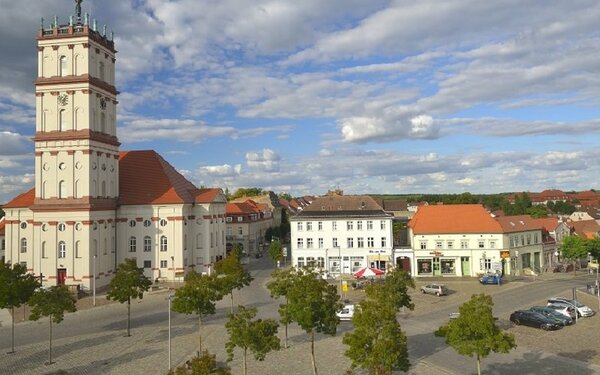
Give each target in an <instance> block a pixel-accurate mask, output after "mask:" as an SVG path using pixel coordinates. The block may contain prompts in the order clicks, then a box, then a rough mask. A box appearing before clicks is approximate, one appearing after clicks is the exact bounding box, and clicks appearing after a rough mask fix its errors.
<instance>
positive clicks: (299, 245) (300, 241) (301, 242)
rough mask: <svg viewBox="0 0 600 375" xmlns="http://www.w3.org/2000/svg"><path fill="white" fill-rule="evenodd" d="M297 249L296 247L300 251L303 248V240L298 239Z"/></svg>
mask: <svg viewBox="0 0 600 375" xmlns="http://www.w3.org/2000/svg"><path fill="white" fill-rule="evenodd" d="M297 247H298V249H302V248H303V247H304V239H303V238H298V242H297Z"/></svg>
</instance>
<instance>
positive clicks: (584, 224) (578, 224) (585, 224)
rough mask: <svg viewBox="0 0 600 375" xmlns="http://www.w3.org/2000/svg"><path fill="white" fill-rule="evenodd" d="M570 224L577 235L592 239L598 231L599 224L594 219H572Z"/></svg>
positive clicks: (599, 231) (599, 229)
mask: <svg viewBox="0 0 600 375" xmlns="http://www.w3.org/2000/svg"><path fill="white" fill-rule="evenodd" d="M570 226H571V227H572V228H573V229H574V230H575V233H576V234H577V235H579V236H581V237H585V238H588V239H593V238H594V237H595V236H597V235H598V234H599V233H600V224H598V222H596V220H581V221H572V222H570Z"/></svg>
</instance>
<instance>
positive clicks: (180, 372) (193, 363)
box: [168, 350, 231, 375]
mask: <svg viewBox="0 0 600 375" xmlns="http://www.w3.org/2000/svg"><path fill="white" fill-rule="evenodd" d="M168 375H231V370H230V369H229V367H221V366H219V365H218V364H217V356H216V355H214V354H210V353H209V352H208V351H206V350H205V351H203V352H202V355H200V356H199V357H194V358H192V359H191V360H189V361H187V362H186V363H185V364H184V365H181V366H179V367H177V368H176V369H175V370H171V371H169V373H168Z"/></svg>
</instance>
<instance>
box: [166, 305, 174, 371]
mask: <svg viewBox="0 0 600 375" xmlns="http://www.w3.org/2000/svg"><path fill="white" fill-rule="evenodd" d="M167 300H168V301H169V371H171V301H172V300H173V294H169V296H168V297H167Z"/></svg>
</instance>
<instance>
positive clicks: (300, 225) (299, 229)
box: [298, 221, 303, 232]
mask: <svg viewBox="0 0 600 375" xmlns="http://www.w3.org/2000/svg"><path fill="white" fill-rule="evenodd" d="M302 230H303V229H302V222H301V221H299V222H298V232H302Z"/></svg>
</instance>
